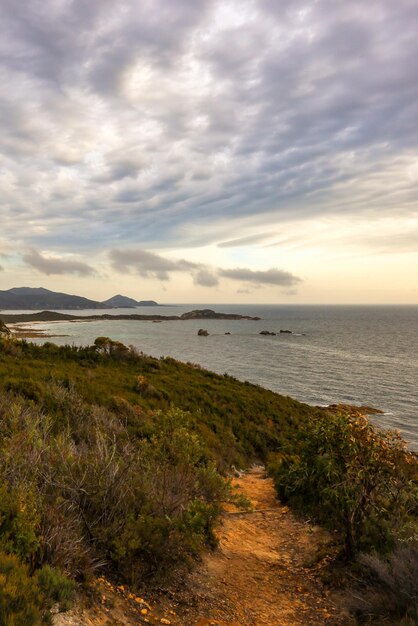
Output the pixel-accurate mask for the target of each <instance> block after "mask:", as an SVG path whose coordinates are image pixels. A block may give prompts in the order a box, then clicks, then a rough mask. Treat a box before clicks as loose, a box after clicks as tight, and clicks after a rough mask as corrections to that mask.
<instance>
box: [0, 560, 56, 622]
mask: <svg viewBox="0 0 418 626" xmlns="http://www.w3.org/2000/svg"><path fill="white" fill-rule="evenodd" d="M44 607H45V604H44V596H43V594H42V592H41V590H40V588H39V586H38V584H37V580H36V578H31V577H30V576H29V573H28V568H27V566H26V565H23V564H22V563H20V562H19V560H18V558H17V557H16V556H13V555H8V554H4V553H3V552H0V624H2V626H40V625H41V624H44V623H45V621H44Z"/></svg>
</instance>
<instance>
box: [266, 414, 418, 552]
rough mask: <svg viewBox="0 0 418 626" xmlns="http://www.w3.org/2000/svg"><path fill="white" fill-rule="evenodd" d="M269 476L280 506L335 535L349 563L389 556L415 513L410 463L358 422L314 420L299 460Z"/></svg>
mask: <svg viewBox="0 0 418 626" xmlns="http://www.w3.org/2000/svg"><path fill="white" fill-rule="evenodd" d="M270 470H271V473H272V475H273V476H274V479H275V483H276V488H277V490H278V493H279V496H280V497H281V498H282V499H283V500H286V501H288V502H289V503H290V504H291V505H293V506H294V507H295V508H296V509H297V510H299V511H300V512H302V513H305V514H308V515H311V516H312V517H314V518H315V519H317V520H318V521H320V522H322V523H324V524H325V525H327V526H328V527H330V528H333V529H337V530H339V531H340V533H341V534H342V537H343V540H344V548H345V553H346V555H347V556H348V557H353V556H354V555H355V553H356V552H357V551H358V550H371V549H378V550H380V551H382V550H385V549H389V548H390V546H391V543H392V542H393V539H394V537H395V536H396V535H397V534H399V533H400V532H401V531H402V528H403V527H404V525H405V524H406V522H407V521H409V520H410V516H411V515H412V514H413V508H414V506H416V494H417V490H416V486H417V482H416V480H417V462H416V458H415V457H414V456H413V455H412V454H411V453H408V452H407V451H406V448H405V444H404V442H403V441H402V440H401V439H400V437H399V435H398V434H397V433H392V432H386V433H385V432H382V431H379V430H377V429H376V428H374V427H373V426H372V425H371V424H370V423H369V422H368V421H367V420H366V419H365V418H363V417H359V416H350V415H341V414H336V415H328V414H326V415H323V416H322V417H318V418H317V419H316V420H315V421H312V423H311V424H310V425H309V426H307V427H305V428H304V429H302V430H301V432H300V439H299V453H298V454H297V455H295V454H293V455H280V456H278V457H277V458H276V459H275V460H273V462H272V464H271V468H270ZM414 503H415V504H414Z"/></svg>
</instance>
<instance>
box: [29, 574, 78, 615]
mask: <svg viewBox="0 0 418 626" xmlns="http://www.w3.org/2000/svg"><path fill="white" fill-rule="evenodd" d="M36 580H37V583H38V585H39V588H40V590H41V591H42V593H43V595H44V597H45V598H46V600H47V602H48V605H49V606H50V607H51V606H53V605H54V604H58V605H59V607H60V609H61V610H62V611H68V610H69V609H70V608H71V605H72V602H73V599H74V594H75V583H74V582H73V581H72V580H69V579H68V578H67V577H66V576H64V574H62V572H60V571H59V570H57V569H53V568H52V567H50V566H49V565H44V567H42V569H40V570H39V571H38V572H37V573H36Z"/></svg>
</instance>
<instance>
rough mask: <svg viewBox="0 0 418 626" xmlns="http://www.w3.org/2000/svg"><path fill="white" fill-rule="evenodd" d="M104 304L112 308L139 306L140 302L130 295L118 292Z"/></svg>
mask: <svg viewBox="0 0 418 626" xmlns="http://www.w3.org/2000/svg"><path fill="white" fill-rule="evenodd" d="M102 304H104V305H106V306H108V307H110V308H112V307H116V308H131V307H136V306H138V304H139V302H137V301H136V300H134V299H133V298H128V296H121V294H120V293H118V295H117V296H113V297H112V298H109V300H105V301H104V302H102Z"/></svg>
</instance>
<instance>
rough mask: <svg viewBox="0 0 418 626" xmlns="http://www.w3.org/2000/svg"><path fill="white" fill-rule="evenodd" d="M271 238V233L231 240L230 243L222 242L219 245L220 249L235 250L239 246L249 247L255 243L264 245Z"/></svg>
mask: <svg viewBox="0 0 418 626" xmlns="http://www.w3.org/2000/svg"><path fill="white" fill-rule="evenodd" d="M269 237H271V233H264V234H262V235H248V236H247V237H240V238H239V239H230V240H228V241H222V242H221V243H218V247H219V248H235V247H238V246H248V245H252V244H254V243H262V242H263V241H265V240H266V239H268V238H269Z"/></svg>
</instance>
